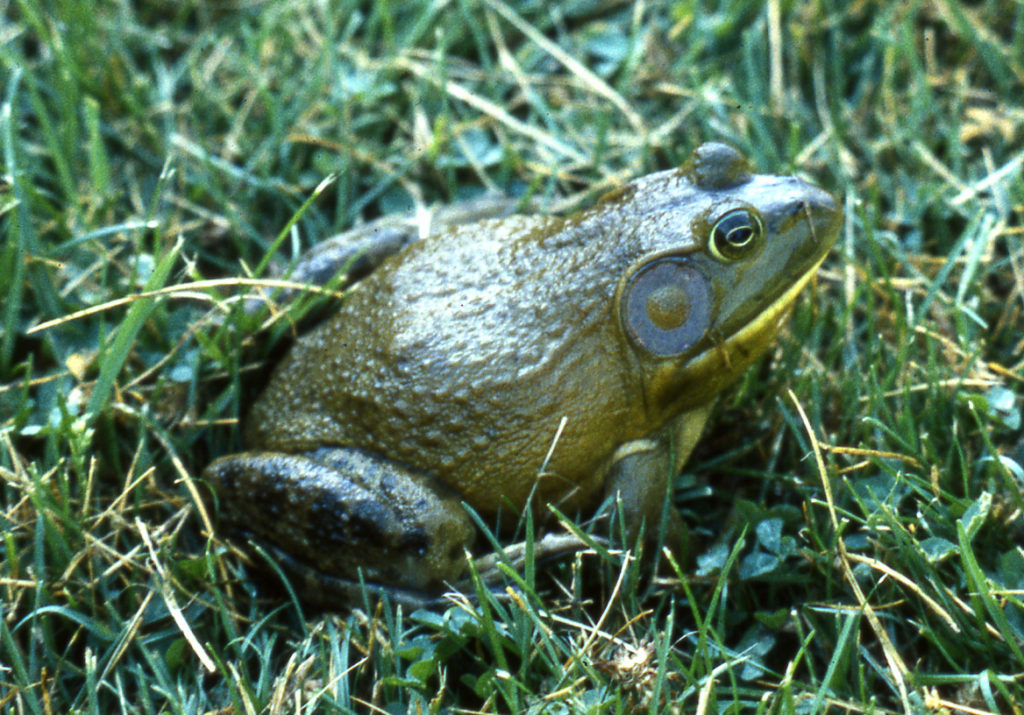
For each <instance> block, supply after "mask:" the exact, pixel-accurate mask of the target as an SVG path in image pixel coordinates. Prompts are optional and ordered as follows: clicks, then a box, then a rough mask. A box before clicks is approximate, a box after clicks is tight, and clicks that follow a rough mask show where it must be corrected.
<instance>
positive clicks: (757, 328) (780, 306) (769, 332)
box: [693, 251, 828, 366]
mask: <svg viewBox="0 0 1024 715" xmlns="http://www.w3.org/2000/svg"><path fill="white" fill-rule="evenodd" d="M827 255H828V252H827V251H826V252H825V254H823V255H822V256H821V258H819V259H818V260H817V261H815V262H814V263H813V264H812V265H811V266H810V267H809V268H808V269H807V270H806V271H805V272H804V274H803V275H801V276H800V277H799V278H798V279H797V280H796V281H794V282H793V284H792V285H791V286H789V288H787V289H786V290H785V291H783V293H782V295H780V296H779V297H778V298H776V299H775V300H774V301H772V302H771V303H770V304H769V305H768V307H767V308H765V309H764V310H762V311H761V312H760V313H759V314H758V316H757V317H756V318H754V319H753V320H751V321H750V322H748V323H747V324H746V325H744V326H743V327H742V328H740V329H739V330H738V331H736V332H735V333H733V334H732V335H730V336H729V337H727V338H726V339H725V340H724V341H722V342H720V343H718V344H717V345H714V346H713V347H711V348H709V349H707V350H705V351H704V352H703V353H701V354H700V355H697V356H696V357H695V358H694V359H693V363H697V362H699V361H702V360H708V359H712V358H713V357H717V356H721V357H722V359H723V360H725V362H726V365H727V366H728V364H729V361H730V357H731V356H740V357H742V356H745V355H746V354H747V353H750V352H753V353H754V355H753V357H752V358H751V361H752V360H754V359H756V358H757V356H758V355H760V354H761V352H763V350H764V348H766V347H767V343H768V341H770V340H771V339H772V337H773V336H775V335H777V334H778V332H779V329H780V328H781V327H782V324H783V323H784V322H785V320H786V318H788V317H789V313H790V311H791V310H792V308H793V305H794V304H795V303H796V298H797V296H798V295H800V291H802V290H803V289H804V286H806V285H807V284H808V283H809V282H810V280H811V278H813V277H814V275H815V274H816V273H817V272H818V268H819V267H820V266H821V264H822V263H824V262H825V257H826V256H827ZM723 351H724V355H723Z"/></svg>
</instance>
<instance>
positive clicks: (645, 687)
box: [0, 0, 1024, 715]
mask: <svg viewBox="0 0 1024 715" xmlns="http://www.w3.org/2000/svg"><path fill="white" fill-rule="evenodd" d="M713 5H714V7H713V8H709V7H705V6H703V5H700V4H697V3H694V2H689V1H688V0H677V1H674V2H673V1H670V0H662V1H658V0H656V1H655V2H647V3H644V2H637V3H627V2H621V1H620V0H567V1H564V2H556V3H544V2H539V1H537V0H527V1H524V2H511V1H508V0H435V1H428V0H412V1H410V2H403V3H388V2H386V0H377V1H376V2H353V1H349V0H337V1H333V0H322V1H320V2H284V1H282V0H262V1H260V0H252V1H251V2H244V1H242V0H225V1H223V2H214V3H206V2H201V0H183V2H180V3H176V4H174V3H164V2H153V1H152V0H138V1H137V2H134V3H132V2H101V1H100V0H52V1H51V0H8V1H6V2H2V3H0V103H2V104H0V166H2V172H0V236H2V243H0V321H2V323H0V419H2V422H0V424H2V428H0V480H2V486H0V489H2V500H0V506H2V509H3V511H2V516H0V526H2V535H3V543H2V546H0V549H2V550H0V614H2V617H0V710H2V711H4V712H12V713H19V714H20V713H44V714H46V715H49V713H64V712H84V713H110V712H125V713H133V712H138V713H149V712H173V713H227V712H237V713H263V712H267V713H276V712H360V713H366V712H388V713H404V712H410V713H420V712H537V713H542V712H543V713H576V712H625V713H630V712H648V711H649V712H679V713H739V712H755V713H818V712H821V713H825V712H828V713H890V712H892V713H950V714H959V713H1019V712H1022V711H1024V706H1022V705H1018V703H1024V547H1022V544H1024V437H1022V434H1024V433H1022V430H1021V411H1022V396H1024V178H1022V175H1024V5H1022V4H1021V3H1020V2H1019V1H1013V0H991V1H988V2H984V1H981V2H970V3H958V2H953V1H952V0H932V1H930V2H928V1H926V2H914V1H912V0H897V1H896V2H891V3H882V2H870V1H857V0H853V1H851V2H842V1H840V0H836V1H834V2H828V1H826V2H806V3H799V2H780V1H779V0H772V1H770V2H768V3H755V2H747V1H745V0H724V1H723V2H719V3H713ZM711 140H714V141H722V142H727V143H730V144H732V145H733V146H735V147H736V148H738V149H739V150H740V151H742V152H743V153H744V154H745V155H746V156H747V157H748V158H749V159H750V161H751V162H752V164H753V165H754V166H755V167H757V168H758V169H759V170H760V171H763V172H770V173H778V174H796V175H799V176H801V177H803V178H806V179H807V180H810V181H813V182H815V183H817V184H819V185H821V186H823V187H825V188H827V189H828V190H830V191H832V192H833V193H834V194H835V195H836V196H837V197H839V200H840V202H841V204H842V206H843V207H844V223H843V227H842V230H841V233H840V237H839V240H838V243H837V245H836V247H835V248H834V249H833V251H832V253H831V255H830V256H829V258H828V259H827V260H826V262H825V264H824V265H823V267H822V269H821V270H820V271H819V273H818V276H817V279H816V280H815V281H814V282H813V283H812V285H811V286H810V287H809V288H808V289H807V290H805V292H804V293H803V295H802V296H801V298H800V299H799V300H798V303H797V305H796V308H795V310H794V314H793V318H792V320H791V322H790V324H789V326H788V328H787V329H785V330H784V331H783V334H782V335H781V336H780V338H779V340H778V341H777V343H776V344H775V345H774V346H773V347H772V348H771V349H770V350H769V353H768V354H767V355H766V356H765V357H764V358H763V359H762V360H760V361H759V362H758V363H757V364H756V365H755V366H754V367H753V368H752V369H750V370H748V371H747V372H746V373H745V374H744V376H743V377H742V378H741V379H740V380H739V381H738V382H737V383H735V384H734V385H733V386H732V387H730V388H729V389H728V390H727V391H726V392H725V393H724V394H723V395H722V396H721V397H720V399H719V401H718V404H717V407H716V410H715V412H714V415H713V417H712V418H711V421H710V423H709V425H708V427H707V430H706V432H705V435H704V437H703V439H702V440H701V442H700V444H699V446H698V448H697V450H696V451H695V453H694V455H693V457H692V458H691V460H690V461H689V463H688V464H687V466H686V467H685V469H684V470H683V473H682V474H680V475H679V476H678V477H677V478H676V480H675V483H674V485H673V486H674V502H675V507H676V508H678V509H679V510H680V511H681V513H682V515H683V518H684V521H685V522H686V524H687V526H688V529H689V542H688V544H689V545H688V550H687V552H686V553H681V554H680V553H678V552H677V555H678V558H675V557H672V556H671V554H669V553H667V552H666V553H662V554H659V553H645V554H643V556H642V557H641V558H636V556H637V554H634V553H632V552H628V551H623V550H621V549H614V548H612V549H609V548H605V547H604V545H603V542H601V541H600V540H597V541H592V544H593V545H592V548H590V549H587V550H585V551H582V552H578V553H575V554H571V555H567V556H562V557H558V558H552V559H541V560H537V559H535V558H533V551H532V546H533V544H534V539H535V538H536V539H538V540H539V538H540V537H541V536H542V535H543V533H545V532H555V533H566V532H567V531H571V530H573V529H575V528H576V527H575V526H574V524H576V523H578V524H580V525H581V527H580V528H581V529H582V533H583V534H584V535H585V536H586V538H588V539H591V535H593V536H594V537H599V536H601V535H602V533H603V532H602V531H601V526H600V525H595V524H594V523H593V522H590V521H588V520H587V517H588V516H589V514H582V515H578V516H579V518H578V519H575V517H576V516H577V515H572V514H570V515H568V516H569V517H574V521H572V522H569V521H562V520H559V519H556V518H552V517H551V516H550V515H549V514H546V513H544V514H541V513H534V514H531V515H530V518H529V519H524V523H523V525H522V527H521V528H520V530H519V531H518V532H517V533H515V534H511V535H500V536H499V537H498V539H500V540H501V542H502V543H511V542H513V541H516V542H518V541H523V540H525V542H526V544H527V546H528V548H527V550H526V554H527V559H526V563H525V564H524V565H523V566H522V568H519V569H517V570H514V571H513V570H511V569H506V574H505V576H506V579H507V589H499V590H498V591H497V592H492V591H488V590H480V591H479V592H478V594H477V595H478V598H477V600H475V601H474V600H466V599H459V598H455V599H452V600H451V601H449V602H448V604H447V605H445V606H443V607H437V608H426V609H419V610H416V609H411V608H408V607H403V606H401V605H399V604H396V603H394V602H392V601H390V600H388V599H385V600H383V601H378V600H377V599H374V598H371V597H369V596H367V597H365V598H364V599H362V600H361V602H358V603H354V604H349V605H348V607H341V608H338V609H335V610H318V609H315V608H314V607H312V606H311V605H310V604H308V603H304V602H302V601H299V600H298V599H296V598H295V597H294V594H293V592H292V591H290V589H289V586H287V585H284V584H283V581H282V578H283V574H282V572H281V571H280V570H279V568H278V566H277V562H276V560H275V559H274V558H273V556H272V555H271V554H269V553H267V552H265V551H263V550H261V549H260V548H258V547H254V546H250V545H246V544H244V543H236V542H235V541H234V540H232V539H230V538H229V535H228V534H226V533H224V532H223V531H222V530H221V529H218V527H217V523H216V514H215V513H214V510H213V509H211V508H210V505H209V504H208V503H207V502H203V501H202V500H201V499H200V497H201V495H202V494H204V490H205V486H204V485H203V483H202V482H201V480H200V475H201V473H202V470H203V468H204V467H205V466H206V465H207V464H208V463H209V462H210V461H211V460H212V459H213V458H215V457H217V456H221V455H224V454H229V453H231V452H233V451H238V450H239V449H240V448H241V426H242V424H243V420H244V417H245V414H246V410H247V407H248V406H249V405H250V404H251V403H252V401H253V399H254V398H255V396H256V395H257V394H258V393H259V390H260V388H261V387H262V385H263V384H264V383H265V381H266V378H267V375H268V368H269V367H270V366H271V365H273V363H274V362H275V361H276V360H278V359H279V358H280V357H281V355H282V354H283V353H284V351H285V350H286V349H287V347H288V346H289V345H290V344H291V343H292V342H293V340H294V338H295V337H296V336H297V335H298V334H300V333H302V332H303V331H304V330H306V329H308V327H309V326H310V325H311V324H314V323H315V322H316V320H317V319H318V318H319V317H321V316H323V315H324V314H325V313H326V312H328V311H329V310H330V308H331V306H332V304H335V302H336V301H338V300H339V299H340V298H339V297H338V295H337V294H336V293H335V292H330V291H329V292H327V293H309V294H304V295H303V296H302V297H300V298H299V299H297V300H295V301H294V302H292V303H290V304H288V305H287V306H281V307H279V308H277V307H276V306H275V308H276V309H274V310H271V311H264V312H263V313H260V314H252V313H251V312H247V311H246V310H245V305H246V302H245V300H244V296H245V295H246V294H247V293H251V292H253V291H257V290H260V289H261V288H263V289H267V290H270V289H272V287H273V286H274V285H277V284H276V283H274V282H273V281H275V280H280V279H281V278H282V276H285V275H286V274H285V271H286V269H287V267H288V266H289V261H291V260H292V259H293V258H294V257H295V256H297V255H298V254H300V253H301V252H302V251H303V250H305V249H306V248H309V247H310V246H312V245H314V244H315V243H316V242H317V241H318V240H320V239H323V238H325V237H328V236H331V235H333V234H336V233H338V232H340V231H343V230H345V229H348V228H350V227H352V226H354V225H358V224H359V223H361V222H364V221H368V220H372V219H374V218H376V217H379V216H383V215H389V214H394V213H398V212H406V211H410V210H413V209H415V208H416V207H422V206H428V205H433V204H437V203H452V202H456V201H459V200H461V199H466V198H471V197H473V196H476V195H479V194H480V193H482V192H485V191H488V190H492V191H500V192H503V193H505V194H507V195H510V196H516V197H523V198H524V199H525V198H532V199H533V200H536V201H538V202H540V204H541V205H543V206H554V205H556V204H557V205H560V206H569V207H577V206H578V207H585V206H587V205H589V204H591V203H593V202H594V201H595V200H596V199H597V197H599V196H600V195H601V194H603V193H605V192H607V191H610V190H613V189H615V188H616V187H618V186H621V185H622V184H623V183H624V182H626V181H628V180H629V179H631V178H634V177H638V176H642V175H644V174H646V173H650V172H653V171H657V170H661V169H665V168H670V167H673V166H678V165H680V164H682V162H683V161H685V159H686V157H687V156H688V155H689V153H690V151H691V150H692V149H693V148H694V147H695V146H697V145H698V144H700V143H702V142H704V141H711ZM491 550H493V544H492V542H491V541H489V540H488V539H487V538H486V537H482V538H481V540H480V548H479V554H480V555H483V554H486V553H488V552H489V551H491ZM648 551H649V552H650V551H653V550H651V549H649V550H648ZM500 596H504V597H500Z"/></svg>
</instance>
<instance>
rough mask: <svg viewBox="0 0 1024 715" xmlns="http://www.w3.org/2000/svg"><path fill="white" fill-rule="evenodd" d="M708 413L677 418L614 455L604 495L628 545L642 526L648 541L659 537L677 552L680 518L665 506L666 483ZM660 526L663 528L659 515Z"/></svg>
mask: <svg viewBox="0 0 1024 715" xmlns="http://www.w3.org/2000/svg"><path fill="white" fill-rule="evenodd" d="M710 413H711V405H707V406H704V407H699V408H697V409H694V410H690V411H689V412H684V413H682V414H680V415H678V416H676V417H675V418H674V419H673V420H672V421H671V422H669V424H668V425H666V427H665V428H664V429H662V430H661V431H660V432H659V433H658V434H657V435H655V436H654V437H652V438H650V439H638V440H634V441H632V442H626V443H625V444H623V445H622V446H620V447H619V448H618V449H617V450H615V454H614V455H613V456H612V460H611V464H610V465H609V466H608V472H607V475H606V476H605V482H604V484H605V494H606V495H607V496H612V497H615V500H614V501H613V502H612V504H614V505H617V506H618V508H621V510H622V517H623V521H624V523H625V527H626V534H625V536H626V539H627V542H632V541H634V540H635V539H636V537H637V535H638V534H639V532H640V527H641V526H642V525H646V534H647V540H648V541H649V542H650V541H653V540H655V539H657V537H658V536H659V534H658V532H657V531H656V529H657V528H658V526H659V525H661V526H662V528H663V531H662V532H661V535H662V536H663V538H664V543H665V544H666V545H668V546H669V547H670V548H672V549H673V550H676V549H679V548H680V547H681V546H682V540H683V538H684V535H685V533H686V532H685V528H684V526H683V522H682V518H681V517H680V516H679V512H678V511H676V510H675V508H673V507H672V505H671V503H669V504H668V511H667V513H666V512H665V506H666V500H667V499H668V498H669V496H670V494H669V484H670V481H671V479H672V478H673V477H674V476H675V475H676V474H677V473H678V472H679V471H680V470H681V469H682V468H683V464H685V463H686V460H687V459H688V458H689V456H690V452H692V451H693V448H694V447H695V446H696V444H697V440H698V439H700V434H701V432H702V431H703V429H704V423H705V422H707V419H708V415H709V414H710ZM663 514H664V515H665V521H664V523H663V524H662V521H661V519H662V515H663Z"/></svg>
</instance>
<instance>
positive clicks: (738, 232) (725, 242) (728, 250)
mask: <svg viewBox="0 0 1024 715" xmlns="http://www.w3.org/2000/svg"><path fill="white" fill-rule="evenodd" d="M763 237H764V224H762V223H761V218H760V217H759V216H758V215H757V214H755V213H754V212H753V211H748V210H747V209H734V210H732V211H730V212H728V213H727V214H725V215H724V216H722V217H721V218H720V219H718V221H716V222H715V226H714V228H712V229H711V237H710V239H709V240H708V248H709V249H710V250H711V255H712V256H714V257H715V258H717V259H718V260H719V261H722V262H723V263H734V262H736V261H740V260H743V259H744V258H746V257H747V256H749V255H751V254H752V253H753V252H754V251H756V250H757V247H758V246H759V245H761V239H762V238H763Z"/></svg>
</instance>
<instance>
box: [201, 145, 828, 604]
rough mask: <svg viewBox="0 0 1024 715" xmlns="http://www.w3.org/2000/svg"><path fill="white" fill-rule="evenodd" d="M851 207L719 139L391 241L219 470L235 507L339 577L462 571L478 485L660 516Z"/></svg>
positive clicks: (436, 579)
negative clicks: (646, 166)
mask: <svg viewBox="0 0 1024 715" xmlns="http://www.w3.org/2000/svg"><path fill="white" fill-rule="evenodd" d="M840 221H841V214H840V210H839V209H838V207H837V205H836V202H835V200H834V199H833V197H832V196H831V195H829V194H828V193H826V192H824V191H822V190H821V189H818V188H816V187H814V186H812V185H809V184H807V183H805V182H803V181H801V180H799V179H797V178H795V177H786V176H772V175H761V174H753V173H752V171H751V169H750V167H749V165H748V163H747V162H746V160H745V159H744V158H743V157H742V156H741V155H740V154H739V153H738V152H737V151H736V150H735V149H733V148H731V147H729V146H727V145H724V144H715V143H710V144H704V145H701V146H700V147H698V148H697V149H696V150H695V151H694V152H693V154H692V155H691V157H690V158H689V159H688V160H687V162H686V163H685V164H684V165H683V166H682V167H681V168H679V169H673V170H669V171H662V172H659V173H656V174H651V175H649V176H645V177H642V178H639V179H636V180H635V181H632V182H630V183H629V184H627V185H625V186H624V187H622V188H621V189H618V190H616V191H613V192H611V193H609V194H608V195H606V196H604V197H603V198H602V199H600V200H599V201H598V202H597V203H596V204H595V205H594V206H593V207H591V208H589V209H587V210H584V211H580V212H578V213H575V214H572V215H570V216H567V217H552V216H542V215H512V216H505V217H502V218H490V219H485V220H480V221H474V222H470V223H458V224H457V225H454V226H451V227H449V228H447V229H445V230H443V231H441V232H439V233H436V234H434V235H430V236H428V237H426V238H422V239H420V240H416V241H413V242H409V241H408V237H407V236H398V237H397V238H395V237H392V238H391V239H389V241H390V244H389V245H388V246H385V248H383V249H379V250H378V249H375V250H378V254H375V255H373V256H371V258H372V263H373V265H372V266H371V268H372V270H370V271H369V272H368V275H366V277H365V278H363V279H362V280H361V281H360V282H358V283H357V284H356V285H355V286H354V288H353V289H352V290H351V291H350V292H349V293H348V294H347V296H346V298H345V300H344V301H343V303H342V304H341V307H340V309H339V310H338V311H337V313H336V314H335V315H334V316H333V317H331V318H330V319H328V320H327V321H326V322H325V323H323V324H321V325H320V326H319V327H318V328H316V329H315V330H313V331H312V332H311V333H309V334H308V335H306V336H305V337H303V338H301V339H300V340H299V341H298V342H297V343H296V344H295V345H294V347H293V348H292V349H291V352H290V353H289V354H288V356H287V357H286V358H285V359H284V360H283V361H282V362H281V364H280V365H279V366H278V367H277V369H276V370H275V372H274V374H273V376H272V378H271V380H270V383H269V384H268V386H267V388H266V390H265V392H264V393H263V394H262V396H261V397H260V398H259V399H258V400H257V402H256V403H255V404H254V405H253V407H252V411H251V413H250V415H249V418H248V422H247V429H246V433H245V439H246V445H247V448H248V450H249V451H246V452H243V453H241V454H235V455H231V456H227V457H223V458H221V459H218V460H217V461H215V462H214V463H213V464H211V465H210V466H209V467H208V468H207V469H206V471H205V472H204V475H203V476H204V479H205V480H206V481H207V482H208V483H209V484H210V485H211V486H212V488H213V490H214V491H215V493H216V495H217V498H218V503H219V509H220V514H221V517H222V518H224V519H226V520H227V521H228V522H230V523H231V524H232V525H233V526H234V527H235V528H236V529H239V530H241V531H242V532H244V533H245V534H246V535H248V536H250V537H252V538H253V539H255V540H256V541H258V542H260V543H262V544H265V545H270V546H272V547H273V548H274V549H275V551H276V552H277V553H279V554H282V555H284V556H285V557H286V558H287V559H288V560H289V562H290V563H292V564H293V565H297V566H301V567H302V568H303V569H305V571H306V575H307V576H308V575H309V573H315V574H319V575H320V576H322V577H323V578H324V580H325V581H324V582H325V583H328V584H330V586H331V590H332V591H334V592H338V591H342V592H344V587H345V586H348V585H353V584H358V583H359V580H360V576H362V578H363V579H365V581H366V582H367V583H371V584H376V585H379V586H382V587H386V588H388V589H389V590H401V591H404V592H406V593H426V594H430V593H436V592H438V591H439V590H440V589H443V588H444V586H445V584H452V583H456V582H458V581H459V580H460V578H461V577H462V576H463V574H464V572H465V569H466V558H465V552H466V549H467V548H468V547H470V546H471V545H472V543H473V542H474V540H475V528H474V526H473V523H472V521H471V520H470V518H469V517H468V516H467V514H466V512H465V510H464V508H463V507H462V504H461V502H463V501H465V502H466V503H467V504H469V505H470V506H472V507H473V509H475V510H476V511H477V513H479V514H480V515H481V516H482V517H484V518H485V519H486V518H490V517H493V516H494V515H495V514H496V513H497V511H498V509H499V507H501V508H504V509H508V508H509V507H512V508H514V509H521V508H523V507H524V506H525V505H526V504H527V503H534V504H538V505H543V504H546V503H551V504H553V505H555V506H557V507H558V508H559V510H560V511H562V512H563V513H566V512H567V513H574V512H577V511H579V510H586V509H593V508H594V507H595V506H596V505H597V504H598V503H599V502H601V500H602V499H604V498H606V497H608V496H616V497H617V498H618V500H619V501H618V504H619V505H620V508H621V513H622V515H623V519H624V522H625V524H626V526H627V528H628V529H629V530H630V531H631V533H634V534H635V533H637V532H638V531H639V529H640V526H641V524H644V523H646V524H647V525H648V528H649V529H653V526H654V525H656V524H658V522H659V519H660V518H661V515H662V512H663V508H664V505H665V500H666V496H667V495H668V494H669V489H668V487H669V481H670V478H671V476H672V475H673V474H675V473H677V472H678V470H679V469H681V468H682V465H683V463H684V462H685V461H686V459H687V457H688V456H689V454H690V452H691V451H692V449H693V447H694V445H695V443H696V442H697V439H698V438H699V436H700V433H701V430H702V428H703V426H704V423H705V421H706V419H707V417H708V413H709V410H710V408H711V405H712V404H713V402H714V399H715V397H716V395H717V394H718V393H719V392H720V391H721V390H722V389H723V388H724V387H726V386H727V385H728V384H729V383H730V382H731V381H732V380H734V379H735V378H736V377H737V376H738V375H739V374H740V373H741V372H742V371H743V370H744V369H745V368H746V367H747V366H748V365H750V363H751V362H753V361H754V360H755V359H756V358H757V357H758V356H759V355H760V354H762V353H763V352H764V350H765V349H766V348H767V347H768V346H769V345H770V344H771V342H772V341H773V340H774V338H775V336H776V335H777V333H778V331H779V329H780V327H781V326H782V324H783V323H784V321H785V319H786V317H787V316H788V314H789V312H790V309H791V307H792V305H793V302H794V300H795V298H796V296H797V294H798V293H799V292H800V290H801V289H802V288H803V286H804V285H805V284H806V283H807V282H808V280H809V279H810V278H811V276H813V274H814V273H815V271H816V270H817V268H818V266H819V265H820V263H821V262H822V260H823V259H824V257H825V255H826V254H827V252H828V250H829V248H830V247H831V246H832V244H833V242H834V241H835V239H836V236H837V234H838V231H839V225H840ZM407 233H408V232H407ZM375 245H380V244H375ZM314 255H315V260H314V261H313V263H314V264H315V266H314V267H313V268H308V267H307V268H300V273H302V272H303V271H304V272H305V274H306V275H307V276H314V277H316V279H317V280H320V281H324V280H326V279H327V277H329V276H331V275H332V274H333V273H334V272H335V271H336V270H338V269H339V268H341V267H343V266H344V265H345V263H346V262H347V261H348V254H346V252H344V251H341V252H337V251H336V252H334V254H332V253H331V251H330V250H323V249H321V250H319V251H317V250H316V249H315V250H314ZM332 255H334V258H333V259H332V258H331V256H332ZM325 256H326V257H325ZM378 264H379V265H378ZM308 265H309V263H308V262H307V266H308ZM556 435H557V438H556ZM669 511H670V516H669V518H668V520H667V523H666V526H667V531H666V532H665V534H664V536H665V538H666V542H667V543H668V544H669V545H670V546H672V545H673V539H675V538H676V534H677V532H678V530H679V526H680V517H679V515H678V513H676V512H675V511H674V510H671V509H670V510H669ZM307 585H309V586H310V588H313V589H315V588H317V586H316V585H315V584H312V583H310V584H307ZM339 587H342V588H339Z"/></svg>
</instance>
